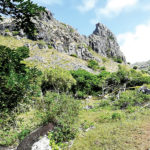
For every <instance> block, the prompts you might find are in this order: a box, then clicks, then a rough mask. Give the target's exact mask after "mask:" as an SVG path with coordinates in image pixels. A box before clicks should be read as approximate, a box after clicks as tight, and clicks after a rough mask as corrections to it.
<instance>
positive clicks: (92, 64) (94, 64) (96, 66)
mask: <svg viewBox="0 0 150 150" xmlns="http://www.w3.org/2000/svg"><path fill="white" fill-rule="evenodd" d="M88 67H89V68H91V69H93V70H97V69H99V64H98V62H97V61H95V60H89V61H88Z"/></svg>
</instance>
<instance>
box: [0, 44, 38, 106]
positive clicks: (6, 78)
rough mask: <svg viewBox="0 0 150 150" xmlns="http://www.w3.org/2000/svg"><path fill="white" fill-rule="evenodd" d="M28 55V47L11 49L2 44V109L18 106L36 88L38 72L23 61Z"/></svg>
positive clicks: (0, 97)
mask: <svg viewBox="0 0 150 150" xmlns="http://www.w3.org/2000/svg"><path fill="white" fill-rule="evenodd" d="M28 56H29V49H28V48H26V47H20V48H17V49H10V48H8V47H5V46H0V82H1V83H0V109H3V108H13V107H15V106H17V103H18V102H21V101H22V102H23V101H24V100H25V99H26V98H27V95H28V94H29V93H30V94H31V91H33V90H34V89H33V87H34V85H35V84H33V83H34V82H36V80H35V78H36V77H37V76H38V72H37V70H36V69H30V68H28V67H26V66H25V64H23V63H21V61H22V60H23V59H25V58H27V57H28ZM32 93H33V92H32Z"/></svg>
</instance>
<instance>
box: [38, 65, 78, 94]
mask: <svg viewBox="0 0 150 150" xmlns="http://www.w3.org/2000/svg"><path fill="white" fill-rule="evenodd" d="M75 84H76V81H75V79H74V78H73V77H72V75H71V74H70V72H69V71H66V70H64V69H62V68H60V67H56V68H55V69H53V68H49V69H46V70H45V71H44V73H43V77H42V86H41V87H42V91H43V92H44V93H45V91H48V90H51V91H58V92H67V91H69V89H71V87H72V86H73V85H75Z"/></svg>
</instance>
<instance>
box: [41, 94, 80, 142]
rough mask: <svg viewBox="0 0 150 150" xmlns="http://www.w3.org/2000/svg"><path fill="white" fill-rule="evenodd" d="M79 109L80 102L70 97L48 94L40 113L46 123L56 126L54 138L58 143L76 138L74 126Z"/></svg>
mask: <svg viewBox="0 0 150 150" xmlns="http://www.w3.org/2000/svg"><path fill="white" fill-rule="evenodd" d="M79 109H80V105H79V101H78V100H75V99H74V98H72V97H71V96H69V95H66V94H64V93H61V94H59V93H52V92H47V93H46V95H45V97H44V103H43V106H41V108H40V112H41V113H42V114H43V115H44V120H45V121H44V122H52V123H53V124H54V125H55V127H54V130H53V132H52V133H53V134H52V137H53V139H54V140H55V142H56V143H60V142H64V141H68V140H70V139H73V138H74V137H75V134H76V129H75V128H74V127H73V124H74V122H75V121H76V120H77V116H78V114H79ZM40 112H39V113H40ZM43 115H42V117H43Z"/></svg>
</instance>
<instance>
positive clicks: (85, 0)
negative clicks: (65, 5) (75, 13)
mask: <svg viewBox="0 0 150 150" xmlns="http://www.w3.org/2000/svg"><path fill="white" fill-rule="evenodd" d="M96 3H97V0H82V5H79V6H78V7H77V9H78V10H79V11H80V12H87V11H89V10H91V9H93V8H94V7H95V5H96Z"/></svg>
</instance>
